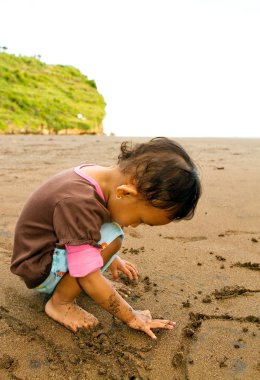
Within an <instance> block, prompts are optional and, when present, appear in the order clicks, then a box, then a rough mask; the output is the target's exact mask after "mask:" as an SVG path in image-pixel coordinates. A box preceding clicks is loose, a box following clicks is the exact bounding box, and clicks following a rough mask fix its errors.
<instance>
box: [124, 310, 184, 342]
mask: <svg viewBox="0 0 260 380" xmlns="http://www.w3.org/2000/svg"><path fill="white" fill-rule="evenodd" d="M134 313H135V317H134V318H133V319H132V320H130V321H129V322H128V323H127V325H128V326H129V327H131V328H132V329H135V330H141V331H144V332H145V333H146V334H147V335H149V336H150V337H151V338H152V339H156V336H155V335H154V333H153V332H152V330H151V329H156V328H161V329H166V330H172V329H173V328H174V326H175V324H176V323H175V322H172V321H169V320H168V319H152V316H151V313H150V311H149V310H135V311H134Z"/></svg>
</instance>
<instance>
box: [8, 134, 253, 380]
mask: <svg viewBox="0 0 260 380" xmlns="http://www.w3.org/2000/svg"><path fill="white" fill-rule="evenodd" d="M123 140H126V138H125V139H123V138H118V137H113V136H111V137H107V136H32V135H23V136H18V135H12V136H1V137H0V161H1V164H0V174H1V187H0V204H1V219H0V266H1V272H0V273H1V292H0V379H1V380H5V379H16V380H18V379H20V380H21V379H23V380H25V379H26V380H31V379H49V378H52V379H65V378H66V379H72V380H74V379H75V380H76V379H78V380H82V379H87V380H91V379H101V380H102V379H114V380H117V379H123V380H127V379H129V380H130V379H131V380H134V379H145V380H147V379H151V380H157V379H158V380H161V379H163V380H168V379H169V380H188V379H189V380H201V379H205V380H213V379H214V380H216V379H221V380H229V379H230V380H231V379H232V380H233V379H235V380H236V379H243V380H245V379H247V380H256V379H259V378H260V355H259V354H260V344H259V343H260V310H259V309H260V306H259V305H260V279H259V269H260V266H259V262H260V260H259V257H260V140H256V139H255V140H253V139H177V140H178V141H179V142H181V143H182V145H183V146H184V147H185V148H186V149H187V151H188V152H189V153H190V154H191V156H192V157H193V159H194V160H195V162H196V163H197V164H198V166H199V168H200V172H201V179H202V184H203V196H202V198H201V201H200V203H199V206H198V208H197V212H196V215H195V216H194V218H193V219H192V220H191V221H181V222H177V223H171V224H170V225H167V226H161V227H152V228H151V227H149V226H140V227H138V228H137V229H133V228H126V230H125V235H126V238H125V241H124V243H123V249H122V250H121V251H122V252H121V257H122V258H126V259H128V260H130V261H132V262H134V263H135V264H136V266H137V267H138V269H139V271H140V280H139V283H138V284H134V283H133V284H132V283H130V284H129V285H128V286H129V288H130V289H131V290H132V293H131V296H130V297H129V303H130V304H131V305H132V306H133V307H134V308H136V309H149V310H151V312H152V315H153V317H154V318H160V317H163V318H169V319H171V320H174V321H176V323H177V325H176V328H175V330H174V331H155V333H156V334H157V337H158V339H157V340H156V341H153V340H151V339H150V338H149V337H148V336H146V335H145V334H144V333H142V332H138V331H134V330H130V329H129V328H128V327H127V326H125V325H124V324H122V323H121V322H120V321H118V320H116V319H114V318H112V316H111V315H110V314H108V313H107V312H105V311H103V310H102V309H101V308H100V307H98V306H97V305H96V304H95V303H94V302H93V301H92V300H91V299H90V298H89V297H88V296H86V295H81V296H80V297H79V299H78V303H79V304H80V305H81V306H83V307H85V308H86V309H87V310H89V311H90V312H91V313H93V314H95V315H96V316H97V318H98V319H99V320H100V322H101V324H100V326H99V327H98V328H96V329H95V330H94V331H91V332H84V331H80V332H78V333H77V334H73V333H72V332H70V331H69V330H67V329H65V328H64V327H62V326H60V325H59V324H57V323H55V322H54V321H52V320H51V319H49V318H48V317H47V316H46V315H45V313H44V304H45V302H46V297H45V296H43V295H41V294H37V293H36V292H35V291H32V290H28V289H27V288H26V287H25V285H24V284H23V282H22V281H21V280H20V279H19V278H18V277H16V276H14V275H12V274H11V273H10V271H9V263H10V256H11V252H12V240H13V233H14V226H15V222H16V220H17V217H18V215H19V213H20V211H21V208H22V206H23V204H24V202H25V200H26V199H27V197H28V196H29V194H30V193H31V192H32V191H33V190H34V189H35V188H36V187H37V186H38V185H39V184H40V183H41V182H42V181H44V180H45V179H47V178H48V177H50V176H51V175H53V174H55V173H57V172H59V171H61V170H63V169H65V168H69V167H72V166H76V165H79V164H81V163H84V162H87V163H90V162H92V163H98V164H100V165H110V164H113V163H114V162H115V161H114V160H115V158H116V157H117V154H118V152H119V147H120V143H121V142H122V141H123ZM128 140H130V138H128ZM131 140H132V141H143V140H147V139H141V138H131ZM122 281H123V282H125V283H127V281H126V279H125V278H122Z"/></svg>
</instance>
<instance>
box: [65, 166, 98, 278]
mask: <svg viewBox="0 0 260 380" xmlns="http://www.w3.org/2000/svg"><path fill="white" fill-rule="evenodd" d="M84 166H92V165H86V164H85V165H80V166H77V167H76V168H75V169H74V171H75V173H77V174H78V175H79V176H81V177H83V178H85V179H86V181H88V182H90V183H91V184H92V185H94V186H95V189H96V191H97V193H98V194H99V195H100V197H101V198H103V199H104V200H105V197H104V194H103V192H102V190H101V187H100V186H99V184H98V183H97V182H96V181H95V180H94V179H93V178H91V177H89V176H88V175H86V174H84V173H83V172H82V171H81V168H82V167H84ZM65 246H66V250H67V253H68V268H69V273H70V275H71V276H72V277H85V276H87V275H88V274H90V273H92V272H95V271H96V270H98V269H100V268H102V267H103V265H104V261H103V258H102V256H101V254H100V251H101V249H100V248H96V247H93V246H92V245H88V244H83V245H65Z"/></svg>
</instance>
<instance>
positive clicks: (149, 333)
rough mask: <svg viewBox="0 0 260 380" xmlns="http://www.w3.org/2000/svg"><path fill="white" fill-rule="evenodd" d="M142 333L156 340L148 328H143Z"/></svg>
mask: <svg viewBox="0 0 260 380" xmlns="http://www.w3.org/2000/svg"><path fill="white" fill-rule="evenodd" d="M143 331H144V332H145V333H146V334H147V335H149V336H150V337H151V338H152V339H157V338H156V335H155V334H154V333H153V332H152V330H150V329H149V327H145V328H144V329H143Z"/></svg>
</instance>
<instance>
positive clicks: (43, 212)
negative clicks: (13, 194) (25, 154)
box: [11, 169, 110, 288]
mask: <svg viewBox="0 0 260 380" xmlns="http://www.w3.org/2000/svg"><path fill="white" fill-rule="evenodd" d="M107 222H110V214H109V211H108V210H107V208H106V204H105V202H104V200H103V199H102V198H101V197H100V196H99V195H98V193H97V192H96V189H95V187H94V185H92V184H91V183H89V182H88V181H87V180H86V179H85V178H82V177H81V176H79V175H78V174H76V173H75V172H74V170H73V169H69V170H65V171H63V172H61V173H59V174H57V175H55V176H54V177H52V178H50V179H49V180H48V181H47V182H45V183H44V184H43V185H42V186H40V188H38V189H37V190H36V191H35V192H34V193H33V194H32V195H31V196H30V198H29V199H28V201H27V203H26V204H25V206H24V208H23V210H22V212H21V215H20V217H19V219H18V221H17V224H16V229H15V236H14V249H13V256H12V261H11V271H12V272H13V273H14V274H16V275H18V276H20V277H21V278H22V279H23V280H24V281H25V283H26V285H27V287H28V288H35V287H36V286H38V285H40V284H41V283H42V282H43V281H44V280H45V279H46V278H47V277H48V275H49V273H50V270H51V265H52V255H53V251H54V249H55V248H56V247H57V248H64V247H65V244H68V245H81V244H90V245H93V246H96V247H99V245H98V243H97V242H98V241H99V240H100V227H101V225H102V224H103V223H107Z"/></svg>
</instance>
